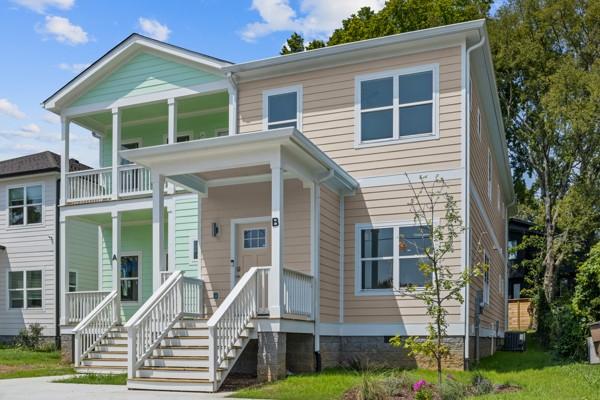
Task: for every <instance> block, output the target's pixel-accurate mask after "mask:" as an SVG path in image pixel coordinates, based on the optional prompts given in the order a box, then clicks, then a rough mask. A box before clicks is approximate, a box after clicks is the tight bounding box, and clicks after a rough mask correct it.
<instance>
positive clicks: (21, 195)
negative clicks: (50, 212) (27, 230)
mask: <svg viewBox="0 0 600 400" xmlns="http://www.w3.org/2000/svg"><path fill="white" fill-rule="evenodd" d="M42 199H43V196H42V185H31V186H21V187H14V188H10V189H8V225H10V226H19V225H31V224H40V223H41V222H42V202H43V200H42Z"/></svg>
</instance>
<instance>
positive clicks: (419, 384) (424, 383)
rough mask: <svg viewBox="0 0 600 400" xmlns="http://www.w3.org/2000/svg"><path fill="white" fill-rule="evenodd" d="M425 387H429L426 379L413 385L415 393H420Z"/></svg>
mask: <svg viewBox="0 0 600 400" xmlns="http://www.w3.org/2000/svg"><path fill="white" fill-rule="evenodd" d="M425 385H427V382H426V381H425V380H424V379H421V380H420V381H418V382H416V383H414V384H413V386H412V388H413V391H415V392H418V391H419V390H421V388H422V387H423V386H425Z"/></svg>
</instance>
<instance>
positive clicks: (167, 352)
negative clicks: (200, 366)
mask: <svg viewBox="0 0 600 400" xmlns="http://www.w3.org/2000/svg"><path fill="white" fill-rule="evenodd" d="M153 355H154V356H157V357H160V356H167V357H177V356H193V357H200V356H206V357H208V346H160V347H158V348H157V349H155V350H154V353H153Z"/></svg>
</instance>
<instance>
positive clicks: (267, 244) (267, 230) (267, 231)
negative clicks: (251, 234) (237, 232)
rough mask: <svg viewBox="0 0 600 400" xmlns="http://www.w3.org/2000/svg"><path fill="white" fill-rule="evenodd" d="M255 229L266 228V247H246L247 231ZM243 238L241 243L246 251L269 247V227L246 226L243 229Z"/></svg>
mask: <svg viewBox="0 0 600 400" xmlns="http://www.w3.org/2000/svg"><path fill="white" fill-rule="evenodd" d="M254 230H264V231H265V247H246V246H245V245H244V237H245V236H246V231H254ZM240 240H241V242H242V243H241V245H242V249H243V250H244V251H258V250H265V249H268V248H269V229H267V228H260V227H258V228H246V229H244V230H243V231H242V237H241V238H240Z"/></svg>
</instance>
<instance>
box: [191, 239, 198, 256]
mask: <svg viewBox="0 0 600 400" xmlns="http://www.w3.org/2000/svg"><path fill="white" fill-rule="evenodd" d="M192 246H193V247H194V248H193V249H192V252H193V257H194V260H197V259H198V241H197V240H194V242H193V244H192Z"/></svg>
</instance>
